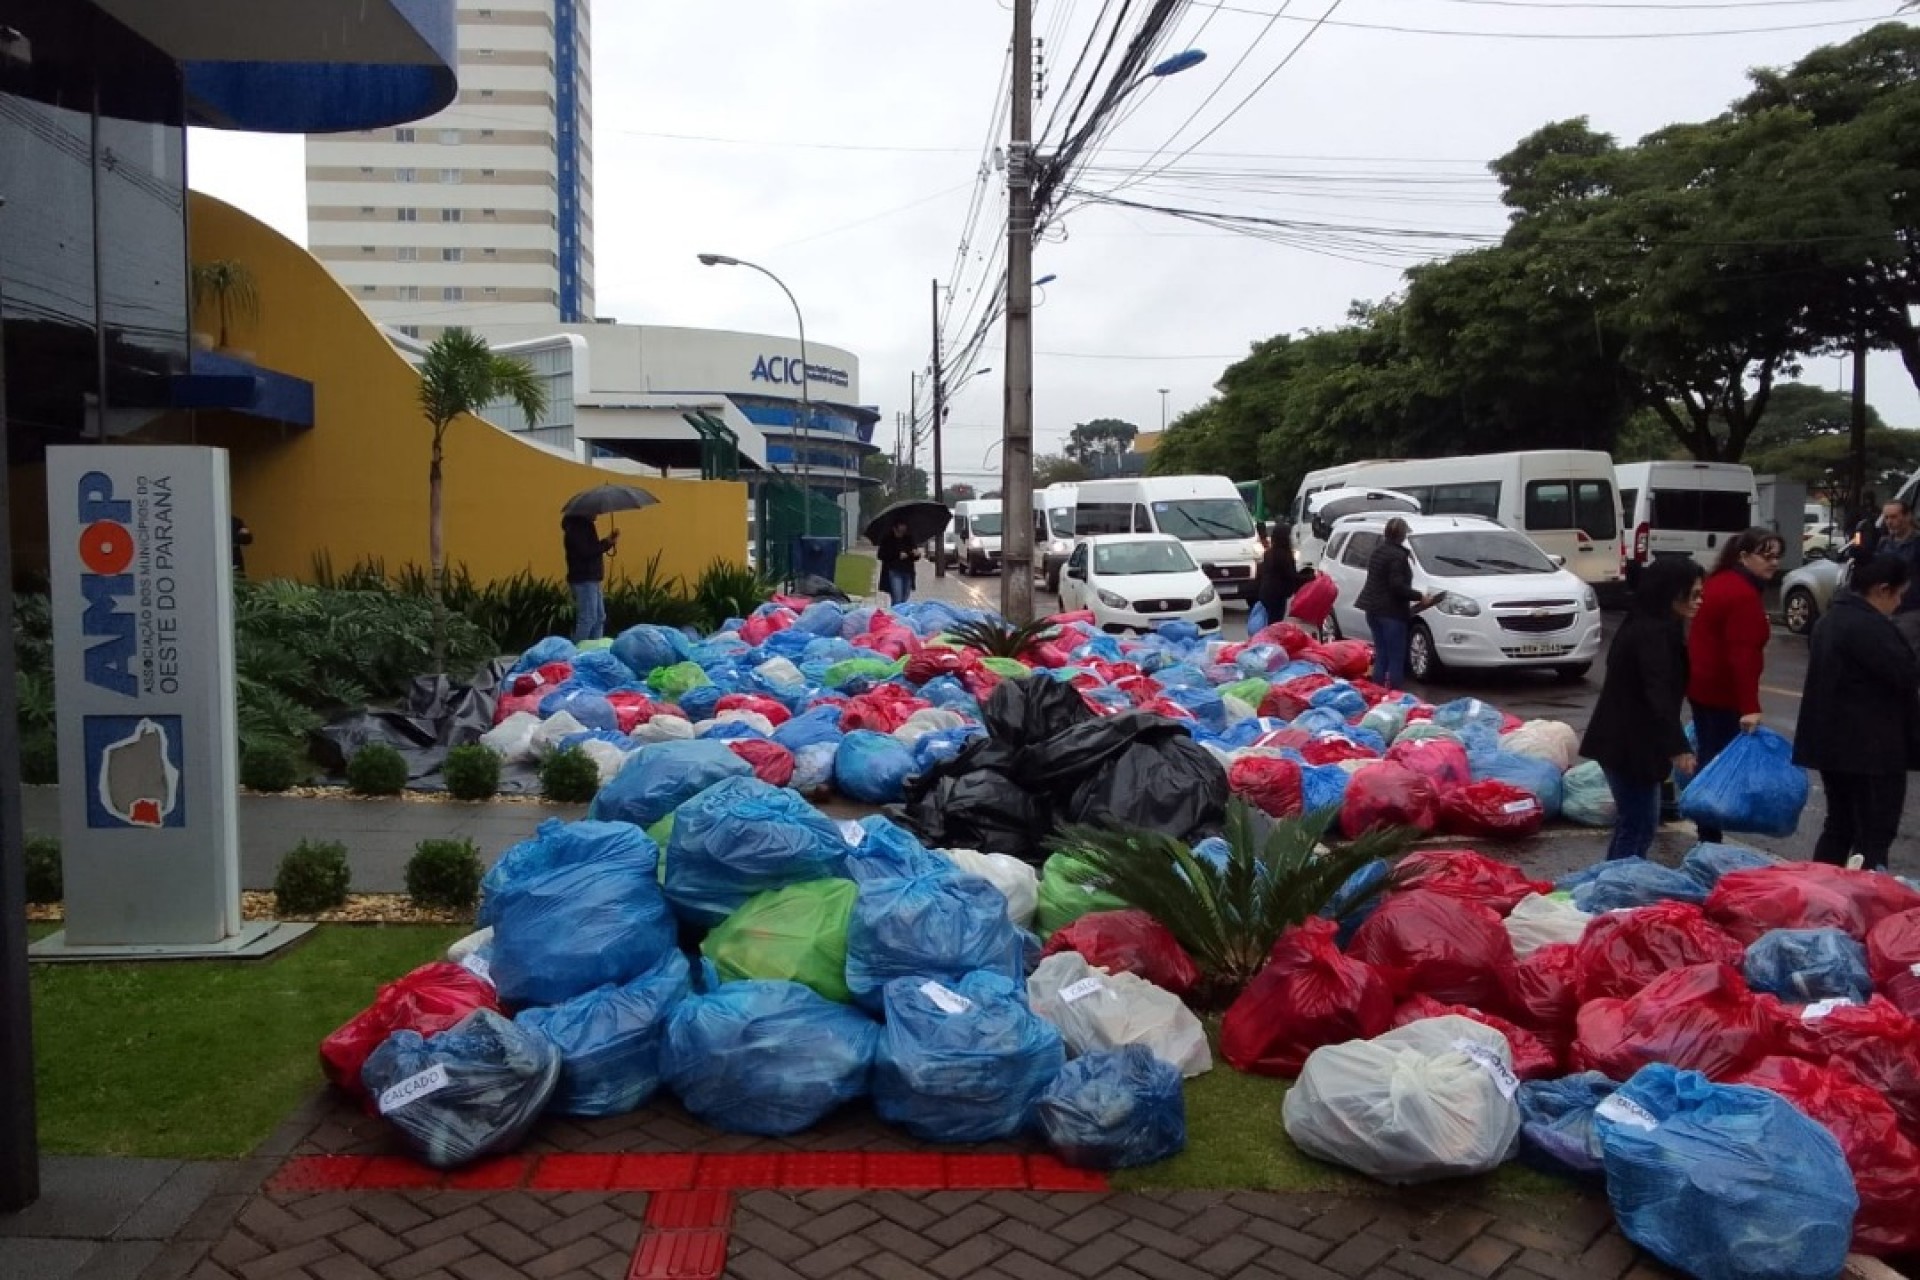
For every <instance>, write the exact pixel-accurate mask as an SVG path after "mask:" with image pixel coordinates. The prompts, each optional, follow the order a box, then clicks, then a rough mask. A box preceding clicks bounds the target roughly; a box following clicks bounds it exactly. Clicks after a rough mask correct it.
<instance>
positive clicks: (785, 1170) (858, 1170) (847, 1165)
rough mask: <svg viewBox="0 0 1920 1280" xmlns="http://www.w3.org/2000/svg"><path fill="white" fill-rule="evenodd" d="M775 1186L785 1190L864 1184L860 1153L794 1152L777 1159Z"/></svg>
mask: <svg viewBox="0 0 1920 1280" xmlns="http://www.w3.org/2000/svg"><path fill="white" fill-rule="evenodd" d="M778 1185H779V1186H780V1187H781V1188H782V1189H784V1190H788V1191H811V1190H814V1189H817V1188H821V1187H864V1186H866V1185H867V1156H866V1153H865V1152H863V1151H794V1152H790V1153H788V1154H787V1155H785V1156H782V1157H781V1158H780V1177H779V1180H778Z"/></svg>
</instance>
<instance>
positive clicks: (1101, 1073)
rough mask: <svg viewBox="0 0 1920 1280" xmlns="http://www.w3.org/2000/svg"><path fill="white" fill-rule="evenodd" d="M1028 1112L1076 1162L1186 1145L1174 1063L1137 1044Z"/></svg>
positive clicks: (1077, 1071)
mask: <svg viewBox="0 0 1920 1280" xmlns="http://www.w3.org/2000/svg"><path fill="white" fill-rule="evenodd" d="M1255 607H1256V608H1257V607H1258V606H1255ZM1033 1114H1034V1120H1035V1122H1036V1123H1037V1124H1038V1125H1039V1127H1040V1132H1041V1134H1043V1135H1044V1136H1045V1137H1046V1140H1047V1145H1048V1146H1050V1147H1052V1148H1053V1150H1054V1154H1056V1155H1058V1156H1059V1157H1060V1159H1062V1160H1063V1161H1065V1162H1066V1163H1068V1164H1070V1165H1075V1166H1077V1167H1079V1168H1082V1169H1130V1168H1132V1167H1133V1166H1135V1165H1142V1164H1152V1163H1154V1162H1155V1161H1156V1160H1165V1159H1167V1158H1169V1157H1171V1156H1176V1155H1179V1154H1180V1152H1181V1151H1183V1150H1185V1148H1186V1145H1187V1100H1186V1095H1185V1094H1184V1093H1183V1092H1182V1090H1181V1082H1180V1069H1179V1068H1178V1067H1176V1066H1174V1065H1173V1064H1172V1063H1170V1062H1164V1061H1162V1060H1161V1059H1160V1058H1158V1057H1155V1056H1154V1052H1153V1050H1151V1049H1149V1048H1147V1047H1146V1046H1145V1045H1143V1044H1130V1045H1126V1046H1124V1047H1123V1048H1120V1049H1116V1050H1108V1051H1102V1052H1097V1053H1089V1054H1087V1055H1086V1056H1085V1057H1081V1058H1075V1059H1074V1060H1073V1061H1072V1062H1069V1063H1068V1064H1067V1065H1066V1066H1064V1067H1062V1068H1061V1069H1060V1074H1059V1075H1057V1076H1055V1077H1054V1078H1053V1083H1052V1084H1050V1085H1048V1086H1047V1087H1046V1089H1045V1091H1044V1092H1042V1093H1041V1095H1040V1098H1039V1100H1038V1101H1037V1102H1035V1103H1034V1106H1033Z"/></svg>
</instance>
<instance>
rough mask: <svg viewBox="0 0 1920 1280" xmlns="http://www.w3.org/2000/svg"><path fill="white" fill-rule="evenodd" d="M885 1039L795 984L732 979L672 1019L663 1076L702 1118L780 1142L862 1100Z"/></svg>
mask: <svg viewBox="0 0 1920 1280" xmlns="http://www.w3.org/2000/svg"><path fill="white" fill-rule="evenodd" d="M879 1039H880V1028H879V1027H878V1026H876V1025H875V1024H874V1022H873V1020H872V1019H871V1018H869V1017H867V1016H866V1015H865V1014H863V1013H861V1012H859V1011H858V1010H857V1009H853V1008H850V1007H849V1006H847V1005H844V1004H836V1003H834V1002H833V1001H831V1000H829V999H827V998H826V997H825V996H822V995H820V994H818V993H817V992H815V991H814V990H812V989H811V988H810V987H804V986H801V985H800V984H799V983H797V982H779V981H773V980H770V979H753V980H749V981H746V982H729V983H725V984H724V985H719V986H717V987H716V988H715V989H713V990H711V991H710V992H702V993H698V994H695V995H692V996H689V997H688V998H687V999H685V1000H682V1001H681V1002H680V1003H679V1004H678V1005H676V1006H675V1007H674V1010H673V1012H672V1013H671V1014H669V1015H668V1016H667V1036H666V1043H665V1044H664V1045H663V1046H662V1048H661V1051H660V1074H661V1076H662V1078H663V1079H664V1080H665V1082H666V1085H667V1087H668V1088H669V1089H671V1090H673V1092H674V1096H676V1097H678V1098H679V1099H680V1101H681V1104H682V1105H684V1106H685V1107H686V1109H687V1110H688V1111H690V1112H692V1113H693V1115H694V1117H695V1118H696V1119H699V1120H701V1121H703V1122H705V1123H706V1124H710V1125H712V1126H713V1127H714V1128H716V1129H723V1130H725V1131H727V1132H728V1133H757V1134H762V1135H764V1136H767V1137H781V1136H783V1135H785V1134H789V1133H798V1132H800V1131H801V1130H802V1129H809V1128H812V1127H813V1126H814V1125H815V1124H818V1123H819V1122H820V1121H821V1120H824V1119H825V1118H826V1117H827V1115H828V1114H829V1113H830V1112H832V1111H833V1110H834V1109H835V1108H836V1107H838V1106H840V1105H841V1104H843V1103H846V1102H851V1101H852V1100H853V1099H855V1098H858V1097H861V1096H862V1095H864V1094H865V1093H866V1092H867V1084H868V1078H869V1075H870V1073H871V1071H872V1068H873V1053H874V1049H875V1047H876V1045H877V1044H878V1042H879Z"/></svg>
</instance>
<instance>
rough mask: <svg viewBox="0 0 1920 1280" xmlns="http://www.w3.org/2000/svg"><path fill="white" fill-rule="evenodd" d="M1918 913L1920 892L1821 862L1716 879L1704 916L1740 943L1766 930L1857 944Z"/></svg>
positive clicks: (1759, 869) (1881, 877)
mask: <svg viewBox="0 0 1920 1280" xmlns="http://www.w3.org/2000/svg"><path fill="white" fill-rule="evenodd" d="M1915 908H1920V893H1915V892H1914V891H1913V890H1911V889H1909V888H1907V887H1906V886H1905V885H1903V884H1901V883H1900V882H1899V881H1898V880H1895V879H1894V878H1893V877H1892V876H1890V875H1885V874H1883V873H1881V872H1877V871H1849V870H1847V869H1846V868H1845V867H1832V866H1828V865H1827V864H1826V863H1824V862H1787V863H1782V864H1780V865H1779V866H1773V867H1756V868H1754V869H1753V870H1751V871H1732V872H1728V873H1727V874H1726V875H1724V876H1721V877H1720V882H1719V883H1718V884H1717V885H1715V886H1714V888H1713V892H1712V893H1711V894H1709V895H1707V914H1708V915H1709V916H1712V917H1713V919H1714V921H1715V923H1717V924H1719V925H1720V926H1721V927H1722V928H1723V929H1725V930H1726V931H1727V932H1728V933H1730V934H1732V935H1733V936H1734V937H1736V938H1738V939H1740V941H1741V942H1743V943H1751V942H1753V941H1754V940H1755V939H1757V938H1759V936H1760V935H1761V934H1763V933H1766V932H1767V931H1768V930H1770V929H1827V928H1832V929H1841V930H1844V931H1845V932H1846V933H1848V934H1850V935H1852V936H1853V937H1854V938H1856V939H1858V940H1859V941H1861V942H1865V941H1866V938H1867V934H1868V933H1869V932H1871V931H1872V929H1873V927H1874V926H1875V925H1877V924H1879V923H1880V922H1881V921H1882V920H1884V919H1886V918H1887V917H1888V916H1892V915H1899V914H1900V913H1901V912H1903V911H1912V910H1914V909H1915Z"/></svg>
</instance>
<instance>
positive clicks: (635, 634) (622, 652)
mask: <svg viewBox="0 0 1920 1280" xmlns="http://www.w3.org/2000/svg"><path fill="white" fill-rule="evenodd" d="M692 653H693V646H692V645H691V644H689V643H688V642H687V638H686V636H684V635H682V634H681V633H680V632H678V631H675V630H674V629H673V628H672V627H656V626H654V625H652V624H651V623H646V622H643V623H641V624H640V625H639V626H637V627H628V628H627V629H626V630H625V631H622V632H621V633H620V634H619V636H617V637H616V638H615V639H614V642H613V656H614V657H616V658H618V659H620V661H622V662H624V663H626V664H627V666H628V667H629V668H631V669H632V671H633V674H634V675H636V676H638V677H639V678H640V679H642V680H645V679H646V678H647V676H648V675H649V674H651V673H652V671H653V669H654V668H655V667H670V666H672V665H673V664H674V663H676V662H684V661H686V659H687V658H688V657H689V656H690V655H691V654H692Z"/></svg>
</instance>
